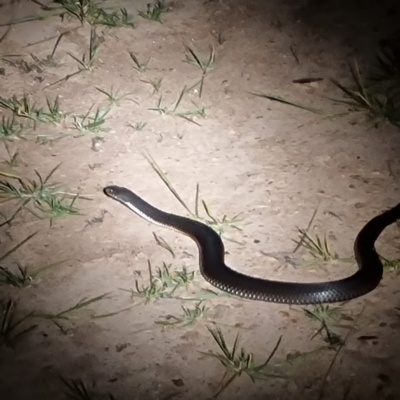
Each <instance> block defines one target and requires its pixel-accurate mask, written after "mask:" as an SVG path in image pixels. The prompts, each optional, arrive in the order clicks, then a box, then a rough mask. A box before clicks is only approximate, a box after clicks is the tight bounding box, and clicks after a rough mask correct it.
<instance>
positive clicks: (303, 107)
mask: <svg viewBox="0 0 400 400" xmlns="http://www.w3.org/2000/svg"><path fill="white" fill-rule="evenodd" d="M250 94H252V95H253V96H257V97H263V98H265V99H268V100H271V101H277V102H279V103H282V104H287V105H289V106H293V107H297V108H300V109H302V110H306V111H310V112H312V113H314V114H319V115H324V114H326V113H325V112H324V111H322V110H319V109H317V108H313V107H307V106H303V105H302V104H299V103H294V102H293V101H289V100H286V99H284V98H283V97H280V96H273V95H268V94H261V93H252V92H250Z"/></svg>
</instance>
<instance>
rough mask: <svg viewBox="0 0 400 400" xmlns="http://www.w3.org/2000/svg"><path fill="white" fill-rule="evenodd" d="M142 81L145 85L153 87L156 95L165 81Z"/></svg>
mask: <svg viewBox="0 0 400 400" xmlns="http://www.w3.org/2000/svg"><path fill="white" fill-rule="evenodd" d="M140 81H141V82H143V83H147V84H148V85H151V86H152V87H153V94H156V93H158V92H159V91H160V89H161V84H162V81H163V80H162V78H160V79H150V80H148V81H146V80H143V79H141V80H140Z"/></svg>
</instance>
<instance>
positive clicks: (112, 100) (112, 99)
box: [96, 86, 139, 107]
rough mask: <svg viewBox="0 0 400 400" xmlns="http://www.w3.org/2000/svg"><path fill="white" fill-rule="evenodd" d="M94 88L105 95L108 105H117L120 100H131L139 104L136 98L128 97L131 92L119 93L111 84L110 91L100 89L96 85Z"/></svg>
mask: <svg viewBox="0 0 400 400" xmlns="http://www.w3.org/2000/svg"><path fill="white" fill-rule="evenodd" d="M96 90H98V91H99V92H100V93H103V94H104V95H105V96H106V97H107V99H108V103H109V106H110V107H111V106H113V105H119V104H120V103H121V101H122V100H125V101H132V102H133V103H135V104H139V103H138V102H137V101H136V100H133V99H130V98H129V97H128V96H130V95H131V94H132V93H133V92H129V93H125V94H121V93H119V91H118V90H114V88H113V87H112V86H111V89H110V91H107V90H105V89H101V88H98V87H96Z"/></svg>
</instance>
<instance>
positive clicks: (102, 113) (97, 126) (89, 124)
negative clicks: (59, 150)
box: [73, 104, 111, 134]
mask: <svg viewBox="0 0 400 400" xmlns="http://www.w3.org/2000/svg"><path fill="white" fill-rule="evenodd" d="M93 107H94V104H93V105H92V106H91V107H90V108H89V110H88V111H87V113H86V114H83V115H73V119H74V122H73V127H74V128H75V129H77V130H78V131H79V132H80V133H82V134H87V133H98V132H106V131H107V130H108V129H107V128H105V127H104V126H103V125H104V124H105V122H106V120H105V117H106V116H107V114H108V113H109V112H110V110H111V108H110V106H107V107H104V108H99V107H98V108H97V109H96V111H95V113H94V114H92V115H91V112H92V109H93Z"/></svg>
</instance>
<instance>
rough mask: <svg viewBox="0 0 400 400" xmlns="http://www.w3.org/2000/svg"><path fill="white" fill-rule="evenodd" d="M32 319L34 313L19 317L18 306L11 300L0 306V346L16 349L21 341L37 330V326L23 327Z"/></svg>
mask: <svg viewBox="0 0 400 400" xmlns="http://www.w3.org/2000/svg"><path fill="white" fill-rule="evenodd" d="M31 317H32V313H30V314H26V315H24V316H19V315H18V314H17V306H16V304H15V302H14V301H13V300H11V299H9V300H8V301H7V302H6V303H4V302H3V303H2V304H0V345H5V346H8V347H11V348H14V347H15V346H16V344H17V342H18V341H19V340H21V339H22V338H23V337H24V336H25V335H27V334H28V333H30V332H32V331H33V330H34V329H36V328H37V325H30V326H28V327H26V328H24V327H23V325H24V322H25V321H27V320H28V319H30V318H31Z"/></svg>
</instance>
